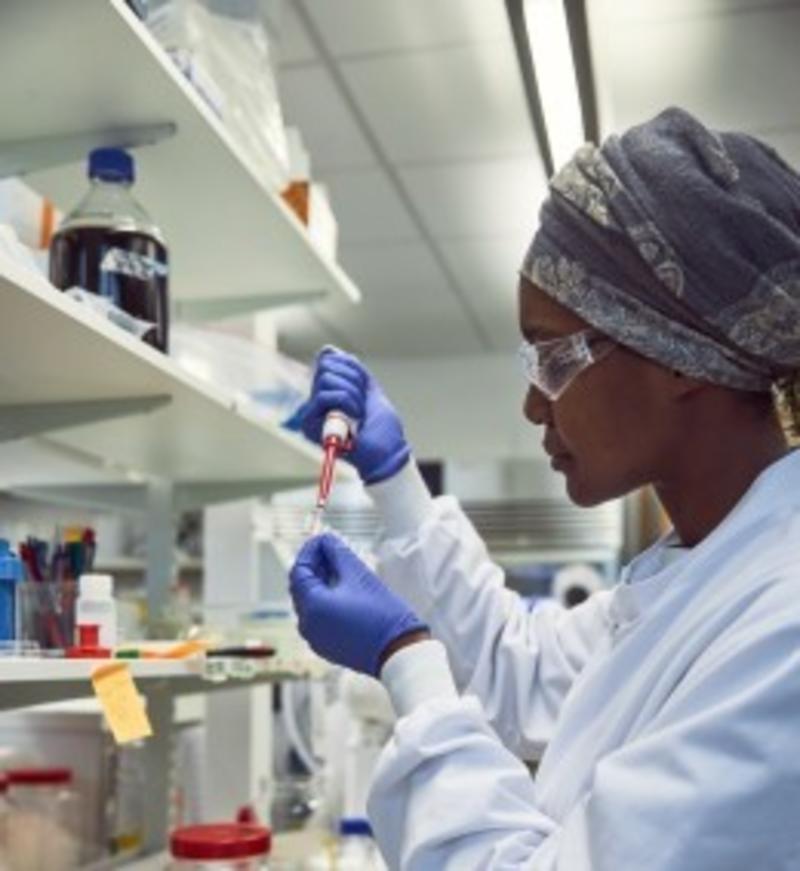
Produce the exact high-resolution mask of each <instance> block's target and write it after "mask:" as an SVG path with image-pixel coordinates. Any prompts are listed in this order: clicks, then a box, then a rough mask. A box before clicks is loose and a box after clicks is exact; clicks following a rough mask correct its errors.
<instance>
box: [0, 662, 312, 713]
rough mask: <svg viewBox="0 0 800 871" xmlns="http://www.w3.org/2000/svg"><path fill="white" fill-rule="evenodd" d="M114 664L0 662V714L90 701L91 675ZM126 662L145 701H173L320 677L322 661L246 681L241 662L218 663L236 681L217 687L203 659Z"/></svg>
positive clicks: (278, 668)
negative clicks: (152, 697) (160, 694)
mask: <svg viewBox="0 0 800 871" xmlns="http://www.w3.org/2000/svg"><path fill="white" fill-rule="evenodd" d="M110 661H112V660H108V659H99V660H88V659H87V660H80V659H54V660H46V659H34V658H19V659H17V658H12V657H0V711H2V710H14V709H17V708H25V707H30V706H32V705H41V704H46V703H48V702H56V701H65V700H67V699H81V698H87V697H89V696H91V695H92V694H93V690H92V686H91V675H92V672H93V671H94V669H96V668H97V667H98V666H101V665H105V664H107V663H109V662H110ZM125 662H126V664H127V665H128V666H129V668H130V671H131V674H132V675H133V678H134V680H135V681H136V684H137V687H138V688H139V689H140V691H141V692H142V693H144V694H145V695H147V694H148V693H150V692H152V691H153V690H159V691H165V692H167V693H168V694H169V695H170V696H178V695H185V694H188V693H207V692H217V691H220V690H226V689H241V688H243V687H247V686H257V685H260V684H271V683H276V682H279V681H283V680H295V679H297V678H304V677H315V676H318V675H319V674H320V663H319V661H315V660H312V659H311V658H310V657H309V659H308V661H307V662H303V663H301V662H292V663H286V662H280V661H277V660H265V661H264V662H263V663H262V662H259V663H258V664H257V665H256V666H254V669H253V674H252V675H250V676H247V677H237V676H235V673H236V672H237V670H240V669H241V665H242V663H241V660H233V659H232V660H224V659H217V660H214V661H213V662H214V665H215V666H216V667H217V668H218V670H219V669H223V670H227V671H229V672H230V671H231V670H232V671H233V672H234V675H233V676H230V675H229V676H228V677H226V678H224V679H222V680H216V681H215V680H211V679H209V678H208V677H207V676H206V668H207V661H206V660H205V658H204V657H194V658H191V659H184V660H166V659H164V660H156V659H153V660H125Z"/></svg>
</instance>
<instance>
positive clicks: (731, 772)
mask: <svg viewBox="0 0 800 871" xmlns="http://www.w3.org/2000/svg"><path fill="white" fill-rule="evenodd" d="M764 598H767V599H768V598H770V597H769V596H766V597H764ZM782 601H783V603H784V611H785V610H786V602H787V599H786V596H785V594H784V596H783V600H782ZM774 604H775V602H774V601H773V605H774ZM790 607H792V610H793V611H794V615H788V616H787V615H786V614H782V615H781V614H779V612H778V611H776V608H775V607H771V606H770V605H769V604H768V603H764V602H756V603H755V604H754V606H753V607H752V608H751V613H749V614H748V615H747V617H746V619H744V620H739V621H737V625H736V626H735V627H733V628H732V629H731V630H730V631H728V632H726V633H725V634H724V636H721V637H720V638H719V639H718V640H717V641H716V642H714V644H712V645H711V646H710V647H709V648H708V650H707V652H706V653H704V654H703V656H702V657H701V658H700V659H699V660H698V661H696V664H695V665H694V667H693V668H692V669H691V670H690V671H689V673H688V674H687V675H686V677H685V678H684V680H683V681H682V682H681V684H679V686H678V688H677V689H676V691H675V692H674V693H673V695H672V696H671V697H670V699H669V700H668V701H667V702H666V703H665V704H664V706H663V707H662V709H661V710H660V711H658V712H657V713H656V714H655V716H653V717H652V718H651V719H649V720H648V721H647V723H646V724H645V725H644V727H643V728H642V729H641V731H638V732H637V734H636V736H635V737H633V738H632V739H631V740H630V741H629V742H628V743H626V744H624V745H623V746H621V747H619V748H618V749H615V750H613V751H611V752H610V753H608V754H607V755H605V756H601V758H600V760H599V762H598V763H597V765H596V767H595V773H594V777H593V779H592V782H591V785H590V786H589V788H588V789H587V792H586V794H584V795H583V796H582V797H581V798H580V800H578V801H577V802H576V803H575V804H574V805H573V806H572V807H571V808H569V809H567V810H566V811H565V816H564V818H563V819H556V818H554V817H553V816H552V815H548V814H547V813H546V812H545V810H544V809H543V808H541V807H540V806H539V802H538V799H537V794H536V789H535V786H534V783H533V782H532V781H531V780H530V778H529V777H528V775H527V772H526V771H525V769H524V767H523V766H522V764H521V763H520V762H518V761H517V760H516V759H515V758H514V757H513V756H512V755H511V754H510V753H509V752H508V751H507V750H505V749H504V748H503V747H502V746H501V745H500V744H499V742H498V741H497V740H496V738H495V737H494V736H493V734H492V731H491V729H490V728H489V726H488V723H487V721H486V718H485V715H484V713H483V711H482V710H481V707H480V705H479V703H478V701H477V700H476V699H474V698H469V697H464V698H456V697H455V696H454V694H449V695H448V694H444V696H443V697H441V698H431V697H428V698H427V700H426V699H425V698H420V697H417V698H415V699H410V700H409V699H406V704H408V703H409V702H410V703H411V704H412V705H413V709H412V710H410V711H408V708H407V707H406V708H404V707H403V704H404V702H403V699H402V693H400V694H399V696H400V698H399V699H398V701H399V704H400V711H399V713H401V714H404V716H401V718H400V720H399V721H398V723H397V726H396V729H395V733H394V736H393V738H392V740H391V742H390V744H389V745H388V746H387V748H386V750H385V751H384V755H383V757H382V759H381V763H380V765H379V767H378V770H377V773H376V779H375V782H374V785H373V790H372V794H371V796H370V800H369V813H370V818H371V820H372V823H373V828H374V830H375V833H376V837H377V838H378V842H379V844H380V846H381V849H382V851H383V853H384V857H385V858H386V860H387V862H388V865H389V867H390V868H391V869H393V871H394V869H397V871H400V869H402V871H456V869H458V871H461V869H473V868H474V869H478V868H480V869H481V871H500V869H504V871H505V869H527V871H641V869H643V868H646V869H648V871H675V869H681V871H751V869H755V868H758V869H760V871H791V869H796V868H798V867H800V832H798V829H797V819H796V816H797V808H798V806H800V757H798V754H797V752H796V750H797V722H798V712H800V681H798V680H797V675H798V674H800V617H799V616H798V614H797V610H798V609H797V606H796V605H795V606H790ZM412 650H413V648H412ZM412 655H413V654H409V656H408V658H410V657H411V656H412ZM419 655H420V656H427V657H428V660H429V661H428V662H427V664H426V665H425V670H426V671H430V670H431V668H433V667H436V666H435V664H434V663H433V661H432V660H431V657H430V654H426V653H425V651H424V650H420V652H419ZM408 658H407V660H408ZM390 663H391V660H390ZM401 665H403V664H402V663H401ZM421 666H422V664H421V663H419V662H417V663H416V667H417V668H420V667H421ZM405 667H406V668H407V667H408V661H406V664H405ZM385 682H386V683H387V688H388V689H389V691H390V694H392V695H393V697H394V695H395V694H396V693H395V692H394V691H393V686H392V681H388V682H387V681H385ZM394 682H395V683H398V682H400V683H402V681H399V678H398V677H397V676H396V675H395V677H394ZM440 696H441V693H440ZM565 775H566V772H565Z"/></svg>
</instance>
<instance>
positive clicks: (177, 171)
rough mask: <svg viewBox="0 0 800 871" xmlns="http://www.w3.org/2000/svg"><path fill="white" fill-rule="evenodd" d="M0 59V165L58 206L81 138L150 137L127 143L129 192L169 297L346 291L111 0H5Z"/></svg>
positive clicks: (82, 185)
mask: <svg viewBox="0 0 800 871" xmlns="http://www.w3.org/2000/svg"><path fill="white" fill-rule="evenodd" d="M0 69H2V71H3V72H4V73H5V74H4V75H2V76H0V106H2V107H3V127H2V131H0V175H20V174H23V173H29V172H30V173H31V174H30V175H29V177H28V179H27V180H28V181H29V182H30V183H31V184H32V185H33V186H34V187H36V188H37V189H38V190H40V191H41V192H42V193H43V194H45V195H46V196H48V197H50V198H51V199H52V200H54V201H55V203H56V204H57V205H58V206H60V207H61V208H63V209H68V208H71V207H72V206H73V205H74V204H75V203H76V202H77V201H78V199H79V198H80V197H81V196H82V194H83V192H84V191H85V189H86V174H85V169H84V163H85V155H86V153H87V151H88V150H89V149H90V148H92V147H94V146H97V145H101V144H102V145H106V144H107V145H124V144H129V143H137V142H152V141H153V140H158V139H161V140H162V141H160V142H159V143H158V145H156V146H155V147H142V148H139V149H137V150H136V162H137V167H138V170H137V182H136V195H137V197H138V198H139V199H140V200H141V202H142V203H143V204H144V205H145V206H146V208H147V210H148V211H149V212H150V213H151V214H152V215H153V217H154V218H155V219H156V221H157V223H158V224H159V226H160V227H161V228H162V229H163V231H164V235H165V237H166V239H167V242H168V245H169V249H170V261H171V263H170V273H171V274H170V288H171V294H172V295H173V297H174V299H176V300H188V299H194V300H204V301H208V300H211V299H214V300H222V301H223V302H224V301H227V302H228V303H230V304H231V306H234V305H235V304H238V308H239V309H240V310H241V307H242V305H246V301H247V300H250V301H251V306H250V307H251V308H252V309H255V308H258V307H262V308H263V307H268V306H270V305H274V304H276V303H286V302H287V301H290V300H291V299H293V298H294V299H296V300H297V301H301V302H302V301H304V300H310V299H316V298H318V297H319V296H320V295H327V294H334V295H338V296H340V297H343V298H347V299H350V300H352V301H354V302H355V301H357V300H358V299H359V296H360V294H359V291H358V288H357V287H356V286H355V285H354V284H353V283H352V281H351V280H350V279H349V278H348V276H347V275H346V274H345V272H344V271H343V270H342V269H340V268H339V266H338V265H337V264H336V263H334V262H332V261H330V260H328V259H327V258H326V257H324V256H323V255H322V254H321V253H320V252H319V251H318V250H317V248H316V247H315V246H314V245H313V243H312V242H311V240H310V239H309V237H308V234H307V232H306V230H305V227H304V226H303V225H302V224H301V223H300V221H299V220H298V219H297V218H296V217H295V215H294V214H293V213H292V212H291V210H290V209H289V208H288V207H287V206H286V205H285V204H284V202H283V201H282V199H281V198H280V197H279V196H278V195H277V194H275V193H273V192H271V191H269V190H267V189H266V188H265V187H264V186H263V185H262V184H261V182H260V181H259V180H258V178H256V176H255V175H254V174H253V172H252V171H251V170H250V168H249V167H248V165H247V163H246V162H245V160H244V159H243V157H242V155H241V154H240V152H239V150H238V149H237V146H236V144H235V142H234V141H233V140H232V139H231V137H230V135H229V134H228V133H227V131H226V130H225V128H224V126H223V125H222V123H221V122H220V120H219V119H218V118H217V116H216V115H215V114H214V113H213V111H212V110H211V109H210V108H209V107H208V105H207V104H206V103H205V102H204V101H203V100H202V98H201V97H199V96H198V94H197V93H196V92H195V91H194V89H193V88H192V86H191V85H190V84H189V82H187V81H186V80H185V78H184V77H183V75H182V74H181V73H180V71H179V70H178V69H177V68H176V67H175V66H174V65H173V63H172V62H171V61H170V59H169V58H168V57H167V55H166V53H165V52H164V51H163V50H162V49H161V47H160V46H159V45H158V43H157V42H156V41H155V40H154V39H153V37H152V36H151V35H150V33H149V32H148V30H147V28H146V27H145V26H144V24H143V23H142V22H141V21H140V20H139V19H138V18H137V17H136V16H135V15H134V13H133V12H132V11H131V10H130V9H129V8H128V6H127V5H126V4H125V2H124V0H59V2H58V3H52V2H50V0H5V2H3V4H2V8H1V9H0ZM164 137H166V138H164ZM46 166H57V167H58V168H54V169H46V170H45V169H43V167H46ZM36 170H39V171H36Z"/></svg>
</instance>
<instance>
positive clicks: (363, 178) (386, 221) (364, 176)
mask: <svg viewBox="0 0 800 871" xmlns="http://www.w3.org/2000/svg"><path fill="white" fill-rule="evenodd" d="M326 184H327V185H328V188H329V189H330V192H331V203H332V205H333V211H334V214H335V215H336V219H337V221H338V222H339V239H340V241H341V242H342V243H344V244H347V243H348V242H375V241H380V240H389V239H395V240H402V239H406V240H408V239H417V238H418V237H419V233H418V232H417V229H416V227H415V226H414V223H413V222H412V220H411V218H410V217H409V215H408V212H407V210H406V208H405V206H404V205H403V202H402V200H401V199H400V197H399V196H398V194H397V191H396V190H395V189H394V187H392V185H391V184H390V182H389V180H388V179H387V178H386V175H385V174H384V173H383V172H381V171H380V170H372V169H370V170H364V171H359V172H343V173H336V174H333V175H330V176H327V177H326Z"/></svg>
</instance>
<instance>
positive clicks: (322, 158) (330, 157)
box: [278, 66, 375, 176]
mask: <svg viewBox="0 0 800 871" xmlns="http://www.w3.org/2000/svg"><path fill="white" fill-rule="evenodd" d="M278 76H279V87H280V94H281V102H282V104H283V114H284V118H285V120H286V123H287V124H290V125H293V126H295V127H298V128H299V129H300V131H301V132H302V134H303V139H304V141H305V144H306V148H307V149H308V151H309V152H310V154H311V172H312V174H313V175H315V176H319V174H320V170H324V169H328V168H333V169H337V168H341V167H347V168H353V167H359V168H363V167H368V166H373V165H374V164H375V160H374V158H373V155H372V150H371V149H370V147H369V145H368V144H367V141H366V140H365V139H364V136H363V135H362V133H361V131H360V130H359V129H358V126H357V125H356V123H355V121H354V120H353V117H352V115H351V113H350V110H349V109H348V107H347V105H346V103H345V102H344V100H342V98H341V96H340V94H339V91H338V90H337V88H336V87H335V85H334V84H333V82H332V81H331V79H330V76H329V75H328V74H327V72H326V71H325V69H324V68H323V67H321V66H310V67H296V68H289V69H281V70H279V72H278Z"/></svg>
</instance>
